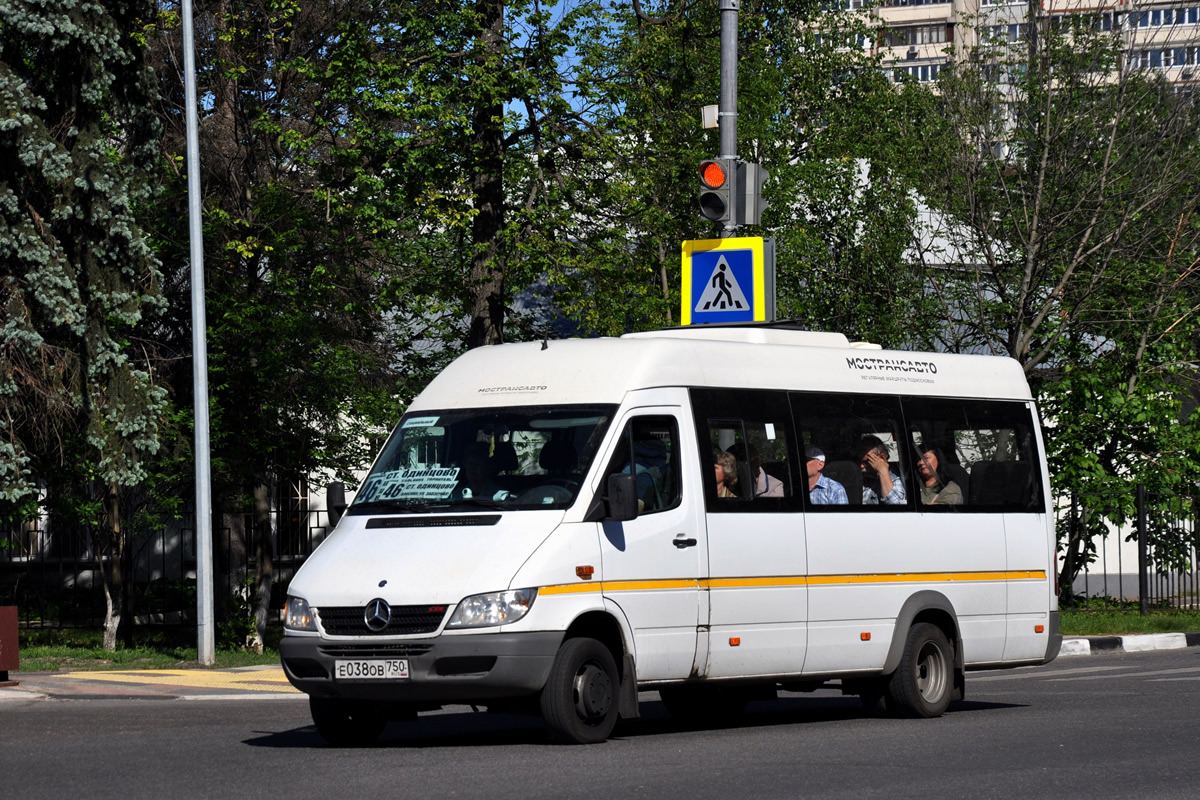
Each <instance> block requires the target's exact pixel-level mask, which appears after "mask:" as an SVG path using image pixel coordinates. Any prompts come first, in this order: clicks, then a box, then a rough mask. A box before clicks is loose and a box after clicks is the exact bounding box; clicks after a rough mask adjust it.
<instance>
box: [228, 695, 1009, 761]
mask: <svg viewBox="0 0 1200 800" xmlns="http://www.w3.org/2000/svg"><path fill="white" fill-rule="evenodd" d="M1023 707H1024V706H1023V705H1021V704H1016V703H983V702H973V701H969V700H968V701H964V702H961V703H956V704H954V705H953V706H951V708H950V711H949V712H948V716H953V715H956V714H961V713H970V712H977V711H996V710H1002V709H1007V708H1023ZM641 712H642V716H641V717H640V718H638V719H634V720H623V721H621V722H620V723H618V724H617V728H616V730H615V731H614V732H613V736H612V738H613V739H617V740H620V739H635V738H638V737H642V736H662V735H669V734H677V733H689V732H695V731H717V730H733V729H740V728H755V729H761V728H768V727H778V726H788V725H791V726H796V725H814V724H821V723H835V722H853V721H861V722H863V723H872V724H883V725H911V724H920V721H914V720H898V719H892V718H890V717H886V716H874V715H872V714H870V713H868V712H867V711H866V710H864V709H863V707H862V705H861V704H860V703H859V701H858V698H855V697H785V698H781V699H778V700H773V701H769V702H757V703H751V704H750V705H749V706H748V707H747V710H746V712H745V713H744V714H742V715H740V716H738V717H737V718H736V719H733V720H730V721H713V722H710V723H701V724H695V723H684V722H681V721H679V720H677V719H675V718H673V717H672V716H671V715H670V714H669V713H667V710H666V709H665V708H664V707H663V705H662V703H661V702H657V701H648V702H643V703H642V704H641ZM261 733H262V735H261V736H257V737H255V738H251V739H246V740H245V742H244V743H245V744H247V745H249V746H251V747H270V748H327V747H329V745H328V744H326V742H325V740H324V739H323V738H321V736H320V734H318V733H317V730H316V728H314V727H313V726H311V725H308V726H304V727H300V728H293V729H291V730H287V731H280V732H267V731H263V732H261ZM549 743H550V739H549V737H548V735H547V734H546V729H545V728H544V727H543V725H542V722H541V720H540V719H538V718H537V717H529V716H519V715H515V714H490V713H487V712H466V713H460V712H459V713H436V714H425V715H422V716H421V717H420V718H419V719H417V720H416V721H413V722H393V723H391V724H390V725H388V727H387V729H386V730H384V732H383V734H382V735H381V736H380V737H379V739H378V740H377V741H375V742H374V743H373V744H371V745H369V747H373V748H413V749H422V748H444V747H511V746H513V745H530V744H549Z"/></svg>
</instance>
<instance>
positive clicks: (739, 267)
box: [679, 236, 767, 325]
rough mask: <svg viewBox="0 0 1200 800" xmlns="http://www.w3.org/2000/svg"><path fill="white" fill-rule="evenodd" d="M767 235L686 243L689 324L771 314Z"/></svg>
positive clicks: (684, 307) (684, 309)
mask: <svg viewBox="0 0 1200 800" xmlns="http://www.w3.org/2000/svg"><path fill="white" fill-rule="evenodd" d="M764 273H765V263H764V259H763V240H762V239H761V238H759V237H755V236H741V237H731V238H729V239H692V240H688V241H685V242H684V243H683V291H682V292H681V295H682V300H683V302H682V309H681V311H680V315H679V316H680V320H681V321H682V323H683V324H684V325H704V324H706V323H712V322H755V321H763V320H766V319H767V300H766V294H767V292H766V279H765V277H764Z"/></svg>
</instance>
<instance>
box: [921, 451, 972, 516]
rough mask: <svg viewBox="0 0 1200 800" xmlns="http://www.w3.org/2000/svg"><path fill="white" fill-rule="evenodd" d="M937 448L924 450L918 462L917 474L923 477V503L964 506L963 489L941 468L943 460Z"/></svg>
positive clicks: (928, 504)
mask: <svg viewBox="0 0 1200 800" xmlns="http://www.w3.org/2000/svg"><path fill="white" fill-rule="evenodd" d="M939 455H940V454H939V453H938V451H937V449H935V448H932V447H931V448H928V449H923V450H922V452H921V457H920V458H919V459H918V460H917V472H918V473H920V475H921V481H922V486H921V502H922V503H924V504H925V505H927V506H934V505H939V506H957V505H962V502H963V492H962V488H961V487H960V486H959V485H958V484H957V483H955V482H954V481H952V480H950V478H949V476H948V475H946V473H945V471H944V470H942V468H941V459H940V458H939Z"/></svg>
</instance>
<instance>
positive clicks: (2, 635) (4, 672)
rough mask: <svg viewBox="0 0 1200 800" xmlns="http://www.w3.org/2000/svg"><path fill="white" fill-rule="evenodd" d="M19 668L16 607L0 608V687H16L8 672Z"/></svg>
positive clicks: (19, 653)
mask: <svg viewBox="0 0 1200 800" xmlns="http://www.w3.org/2000/svg"><path fill="white" fill-rule="evenodd" d="M20 666H21V651H20V649H19V647H18V639H17V607H16V606H0V686H16V685H17V681H10V680H9V679H8V673H9V670H12V671H13V672H16V671H17V670H18V669H19V668H20Z"/></svg>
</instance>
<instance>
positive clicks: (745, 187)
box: [734, 161, 771, 225]
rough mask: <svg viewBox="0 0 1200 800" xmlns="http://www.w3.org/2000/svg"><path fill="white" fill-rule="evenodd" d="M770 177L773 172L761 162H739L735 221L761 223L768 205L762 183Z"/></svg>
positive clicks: (745, 223) (752, 223) (738, 222)
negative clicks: (764, 197)
mask: <svg viewBox="0 0 1200 800" xmlns="http://www.w3.org/2000/svg"><path fill="white" fill-rule="evenodd" d="M770 177H771V173H769V172H767V171H766V170H765V169H763V168H762V165H760V164H750V163H748V162H745V161H739V162H738V176H737V208H736V210H735V212H734V222H735V223H737V224H738V225H758V224H760V222H761V220H762V212H763V209H764V208H766V207H767V201H766V200H763V199H762V185H763V183H765V182H766V180H767V179H768V178H770Z"/></svg>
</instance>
